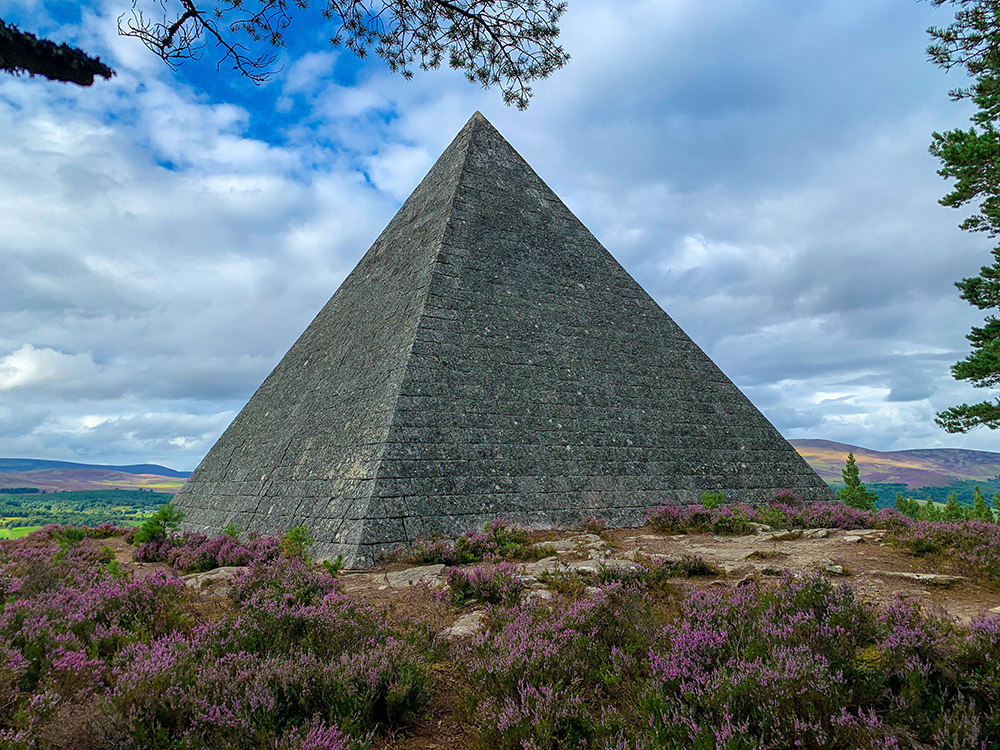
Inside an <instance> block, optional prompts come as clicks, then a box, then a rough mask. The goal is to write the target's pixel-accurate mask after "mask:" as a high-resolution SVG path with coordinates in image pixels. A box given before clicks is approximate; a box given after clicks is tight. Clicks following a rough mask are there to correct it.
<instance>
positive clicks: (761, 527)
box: [747, 521, 774, 534]
mask: <svg viewBox="0 0 1000 750" xmlns="http://www.w3.org/2000/svg"><path fill="white" fill-rule="evenodd" d="M747 526H749V527H750V528H751V529H753V530H754V532H756V533H757V534H763V533H764V532H765V531H773V530H774V529H773V528H771V527H770V526H768V525H767V524H766V523H756V522H754V521H748V522H747Z"/></svg>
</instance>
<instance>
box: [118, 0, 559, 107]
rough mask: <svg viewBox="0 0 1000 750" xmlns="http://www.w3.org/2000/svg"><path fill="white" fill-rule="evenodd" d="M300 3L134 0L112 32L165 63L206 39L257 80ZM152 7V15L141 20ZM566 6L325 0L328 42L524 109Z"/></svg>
mask: <svg viewBox="0 0 1000 750" xmlns="http://www.w3.org/2000/svg"><path fill="white" fill-rule="evenodd" d="M306 4H307V0H222V2H220V3H219V4H218V5H217V6H215V7H212V8H210V7H208V6H201V5H200V4H199V3H198V2H196V0H145V2H143V0H133V3H132V6H133V9H132V14H131V17H129V18H128V19H125V17H124V16H123V17H122V18H120V19H119V21H118V30H119V33H121V34H124V35H125V36H131V37H135V38H137V39H139V40H140V41H141V42H142V43H143V44H145V45H146V47H147V48H148V49H150V50H151V51H152V52H153V53H154V54H156V55H158V56H159V57H160V58H162V59H163V60H164V61H165V62H166V63H167V64H168V65H171V66H176V65H178V64H179V63H181V62H183V61H185V60H189V59H193V58H199V57H201V56H202V54H204V51H205V49H206V48H207V47H208V46H209V45H212V46H213V47H215V48H216V49H218V50H219V52H220V59H219V61H218V65H219V66H221V65H223V64H231V65H232V67H233V69H234V70H236V71H237V72H238V73H239V74H241V75H243V76H245V77H247V78H248V79H250V80H251V81H253V82H255V83H261V82H263V81H266V80H268V79H269V78H271V77H272V76H273V75H274V73H275V72H276V69H275V67H274V65H275V62H276V61H277V53H276V50H278V49H280V48H281V47H283V46H284V44H285V34H286V31H287V30H288V29H289V27H290V26H291V25H292V24H293V23H294V22H295V17H296V16H297V15H299V14H301V12H302V11H304V10H305V9H306ZM147 5H150V6H154V7H155V9H156V10H157V13H158V16H159V13H160V11H162V17H152V16H148V15H147V14H146V13H145V12H144V7H145V6H147ZM565 11H566V3H565V2H560V1H558V0H556V1H554V0H324V7H323V9H322V15H323V18H324V19H326V21H327V22H329V23H330V26H331V31H332V33H331V34H330V44H332V45H333V46H334V47H338V46H344V47H346V48H347V49H348V50H350V51H351V52H353V53H354V54H356V55H358V57H362V58H364V57H367V56H368V55H369V54H370V53H371V54H374V55H376V56H377V57H381V58H382V59H383V60H384V61H385V62H386V64H387V65H388V66H389V68H390V70H392V71H394V72H398V73H401V74H402V75H403V76H404V77H406V78H410V77H412V75H413V69H414V66H416V67H419V68H421V69H423V70H430V69H435V68H440V67H441V65H442V63H444V62H447V64H448V66H449V67H452V68H455V69H457V70H460V71H462V72H463V73H464V74H465V76H466V77H467V78H468V79H469V80H470V81H472V82H474V83H479V84H481V85H482V86H483V87H486V88H488V87H491V86H498V87H499V88H500V91H501V93H502V95H503V99H504V101H505V102H506V103H508V104H514V105H516V106H517V107H518V108H519V109H523V108H525V107H526V106H527V105H528V100H529V99H530V97H531V86H530V83H531V82H532V81H535V80H538V79H542V78H545V77H547V76H548V75H550V74H551V73H553V72H554V71H556V70H558V69H559V68H561V67H562V66H563V65H565V64H566V62H567V61H568V60H569V55H567V54H566V52H565V51H564V50H563V48H562V47H561V46H559V45H558V44H557V43H556V40H557V39H558V36H559V26H558V21H559V19H560V18H561V17H562V15H563V13H565Z"/></svg>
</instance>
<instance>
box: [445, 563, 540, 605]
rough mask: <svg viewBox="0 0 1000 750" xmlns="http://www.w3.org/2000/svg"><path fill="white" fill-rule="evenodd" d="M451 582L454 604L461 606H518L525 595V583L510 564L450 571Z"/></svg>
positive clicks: (450, 569) (449, 584)
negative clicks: (474, 602)
mask: <svg viewBox="0 0 1000 750" xmlns="http://www.w3.org/2000/svg"><path fill="white" fill-rule="evenodd" d="M447 579H448V588H449V589H450V590H451V601H452V603H454V604H458V605H462V604H466V603H467V602H470V601H472V600H474V599H479V600H481V601H484V602H487V603H489V604H516V603H517V602H518V601H519V599H520V597H521V592H522V591H524V582H523V581H522V580H521V576H520V575H519V573H518V570H517V567H516V566H514V565H512V564H511V563H507V562H501V563H498V564H495V565H489V564H488V565H477V566H476V567H474V568H449V569H448V571H447Z"/></svg>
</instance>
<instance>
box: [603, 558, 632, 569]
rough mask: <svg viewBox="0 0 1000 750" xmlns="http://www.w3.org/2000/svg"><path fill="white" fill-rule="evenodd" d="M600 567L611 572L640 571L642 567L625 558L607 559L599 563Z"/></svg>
mask: <svg viewBox="0 0 1000 750" xmlns="http://www.w3.org/2000/svg"><path fill="white" fill-rule="evenodd" d="M601 566H602V567H604V568H611V569H612V570H624V571H635V570H642V565H640V564H639V563H637V562H635V561H634V560H629V559H626V558H618V559H614V558H609V559H607V560H604V561H602V562H601Z"/></svg>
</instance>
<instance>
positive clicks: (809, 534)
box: [802, 529, 830, 539]
mask: <svg viewBox="0 0 1000 750" xmlns="http://www.w3.org/2000/svg"><path fill="white" fill-rule="evenodd" d="M828 536H830V532H829V531H827V530H826V529H806V530H805V531H803V532H802V538H803V539H826V538H827V537H828Z"/></svg>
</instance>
